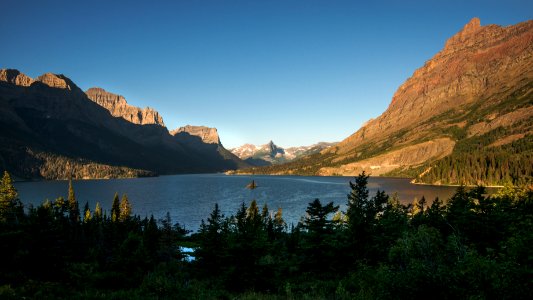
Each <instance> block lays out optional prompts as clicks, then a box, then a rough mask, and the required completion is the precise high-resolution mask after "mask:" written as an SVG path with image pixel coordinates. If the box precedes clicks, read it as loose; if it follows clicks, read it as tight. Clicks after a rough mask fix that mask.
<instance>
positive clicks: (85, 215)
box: [83, 202, 92, 223]
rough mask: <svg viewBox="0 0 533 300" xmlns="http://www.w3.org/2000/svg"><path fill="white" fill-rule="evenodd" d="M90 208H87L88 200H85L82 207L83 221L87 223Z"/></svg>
mask: <svg viewBox="0 0 533 300" xmlns="http://www.w3.org/2000/svg"><path fill="white" fill-rule="evenodd" d="M91 217H92V216H91V209H90V208H89V202H85V207H84V208H83V222H84V223H87V222H89V221H90V220H91Z"/></svg>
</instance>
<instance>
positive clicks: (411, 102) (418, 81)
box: [337, 18, 533, 154]
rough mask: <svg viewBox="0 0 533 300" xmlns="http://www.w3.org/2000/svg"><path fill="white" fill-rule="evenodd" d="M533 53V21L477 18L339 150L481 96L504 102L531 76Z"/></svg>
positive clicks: (487, 102) (487, 101)
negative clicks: (494, 22) (484, 22)
mask: <svg viewBox="0 0 533 300" xmlns="http://www.w3.org/2000/svg"><path fill="white" fill-rule="evenodd" d="M532 56H533V21H527V22H523V23H520V24H517V25H514V26H509V27H501V26H497V25H488V26H480V20H479V19H478V18H474V19H472V20H471V21H470V22H469V23H468V24H466V25H465V26H464V28H463V29H462V30H461V31H459V32H458V33H457V34H456V35H455V36H453V37H452V38H450V39H449V40H448V41H447V42H446V44H445V46H444V49H443V50H442V51H440V52H439V53H437V54H436V55H435V56H434V57H433V58H432V59H430V60H429V61H427V62H426V64H425V65H424V66H423V67H422V68H420V69H418V70H416V71H415V72H414V74H413V76H412V77H411V78H409V79H408V80H407V81H406V82H405V83H404V84H402V85H401V86H400V88H399V89H398V90H397V91H396V93H395V94H394V96H393V98H392V102H391V104H390V105H389V107H388V108H387V110H386V111H385V112H384V113H383V114H382V115H381V116H379V117H378V118H376V119H374V120H371V121H369V122H368V123H367V124H366V125H365V126H364V127H362V128H361V129H359V130H358V131H357V132H356V133H354V134H353V135H352V136H350V137H349V138H347V139H346V140H344V141H342V142H341V143H340V144H339V145H338V149H337V151H338V153H339V154H342V153H347V152H349V151H351V149H353V148H354V147H356V146H358V145H360V144H361V143H368V142H370V141H372V140H383V138H386V137H389V136H391V135H393V134H394V133H396V132H399V131H401V130H404V129H406V128H410V127H412V126H416V125H418V124H420V123H422V122H424V121H427V120H428V119H430V118H431V117H433V116H436V115H439V114H442V113H444V112H447V111H449V110H452V109H455V108H458V107H461V106H465V105H468V104H472V103H474V102H478V101H480V100H481V99H483V102H482V103H480V104H481V105H485V106H487V105H490V104H495V103H497V102H501V101H503V100H504V99H505V98H506V96H508V95H509V94H511V93H512V92H513V91H514V90H516V89H520V88H522V87H524V86H527V84H528V83H530V82H531V80H532V78H533V59H532ZM511 87H512V88H511Z"/></svg>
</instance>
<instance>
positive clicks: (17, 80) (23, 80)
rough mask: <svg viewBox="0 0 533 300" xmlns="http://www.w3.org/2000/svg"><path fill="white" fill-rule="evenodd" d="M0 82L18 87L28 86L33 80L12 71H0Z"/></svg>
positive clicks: (16, 71)
mask: <svg viewBox="0 0 533 300" xmlns="http://www.w3.org/2000/svg"><path fill="white" fill-rule="evenodd" d="M0 81H3V82H7V83H11V84H14V85H18V86H30V85H31V84H32V83H33V82H34V80H33V79H31V78H30V77H28V76H26V75H24V74H22V73H20V72H19V71H18V70H14V69H2V70H0Z"/></svg>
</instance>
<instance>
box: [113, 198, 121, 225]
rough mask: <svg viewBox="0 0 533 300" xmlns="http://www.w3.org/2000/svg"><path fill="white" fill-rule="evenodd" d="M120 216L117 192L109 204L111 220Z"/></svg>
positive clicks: (115, 219)
mask: <svg viewBox="0 0 533 300" xmlns="http://www.w3.org/2000/svg"><path fill="white" fill-rule="evenodd" d="M119 218H120V202H119V200H118V193H115V197H113V204H112V205H111V221H113V222H116V221H118V220H119Z"/></svg>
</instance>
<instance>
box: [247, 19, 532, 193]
mask: <svg viewBox="0 0 533 300" xmlns="http://www.w3.org/2000/svg"><path fill="white" fill-rule="evenodd" d="M532 91H533V21H532V20H529V21H525V22H521V23H518V24H516V25H511V26H506V27H502V26H498V25H486V26H481V23H480V20H479V19H478V18H473V19H472V20H471V21H470V22H468V23H467V24H466V25H465V26H464V27H463V28H462V29H461V30H460V31H459V32H457V33H456V34H455V35H453V36H452V37H450V38H449V39H448V40H447V41H446V43H445V44H444V47H443V49H442V50H441V51H439V52H438V53H437V54H435V55H434V56H433V57H432V58H431V59H429V60H428V61H426V63H425V64H424V65H423V66H422V67H420V68H418V69H417V70H416V71H414V73H413V75H412V76H411V77H409V78H408V79H407V80H406V81H405V82H404V83H403V84H402V85H401V86H400V87H399V88H398V89H397V91H396V92H395V93H394V96H393V98H392V99H391V102H390V105H389V106H388V108H387V109H386V110H385V111H384V112H383V113H382V114H381V115H380V116H378V117H377V118H374V119H371V120H369V121H368V122H366V123H365V124H364V125H363V126H362V127H361V128H360V129H359V130H357V131H356V132H355V133H353V134H352V135H350V136H349V137H347V138H346V139H344V140H343V141H341V142H340V143H339V144H338V145H336V146H334V147H331V148H328V149H325V150H323V151H321V153H320V154H316V155H312V156H310V157H307V158H303V159H301V160H299V161H297V162H294V163H288V164H286V165H280V166H273V167H269V168H265V169H256V170H253V172H254V173H261V172H264V173H267V174H300V175H302V174H305V175H344V176H352V175H357V174H359V173H360V172H362V171H367V172H368V173H371V174H372V175H393V176H408V177H412V178H415V179H414V180H415V181H416V182H421V183H432V184H461V183H467V184H477V183H482V184H494V183H496V184H503V183H507V182H515V181H516V180H518V179H517V178H523V180H526V181H529V180H531V178H533V173H532V172H533V171H532V170H531V168H529V167H528V166H531V165H533V158H532V157H533V153H532V152H533V151H532V150H533V144H531V139H530V137H531V136H532V135H533V118H532V115H533V113H532V112H533V94H532ZM494 145H496V146H494ZM476 153H477V154H476ZM493 153H498V157H497V158H495V157H494V155H493ZM459 162H461V163H459ZM500 164H503V165H504V166H506V167H501V166H500ZM524 165H525V166H524ZM465 166H470V167H471V168H475V169H474V170H469V169H468V168H467V167H465ZM476 170H478V171H476ZM498 170H500V171H498ZM491 172H493V173H494V174H495V175H493V174H490V173H491Z"/></svg>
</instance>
